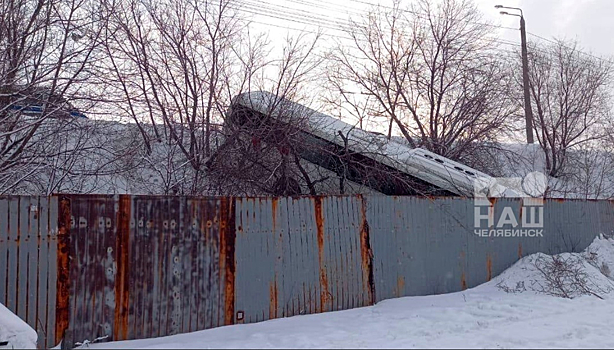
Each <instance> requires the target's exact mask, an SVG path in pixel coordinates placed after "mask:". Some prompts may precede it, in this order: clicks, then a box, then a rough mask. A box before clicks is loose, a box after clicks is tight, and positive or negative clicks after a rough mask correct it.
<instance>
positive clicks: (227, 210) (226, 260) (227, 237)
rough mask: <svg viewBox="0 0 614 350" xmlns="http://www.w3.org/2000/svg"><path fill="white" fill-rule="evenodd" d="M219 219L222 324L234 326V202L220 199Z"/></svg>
mask: <svg viewBox="0 0 614 350" xmlns="http://www.w3.org/2000/svg"><path fill="white" fill-rule="evenodd" d="M220 207H221V215H220V216H221V217H220V266H224V277H225V279H224V281H223V282H224V324H225V325H231V324H234V316H235V270H236V261H235V243H236V238H237V237H236V234H237V233H236V231H235V201H234V199H233V198H232V197H228V198H222V199H221V203H220Z"/></svg>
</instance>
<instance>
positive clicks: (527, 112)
mask: <svg viewBox="0 0 614 350" xmlns="http://www.w3.org/2000/svg"><path fill="white" fill-rule="evenodd" d="M495 8H497V9H501V8H503V9H510V10H518V11H520V15H518V14H515V13H508V12H506V11H501V12H500V13H501V14H502V15H508V16H516V17H520V41H521V51H522V85H523V87H524V116H525V122H526V132H527V143H530V144H532V143H533V142H534V140H533V109H532V108H531V94H530V91H529V58H528V54H527V33H526V31H525V24H524V16H523V15H522V9H520V8H518V7H506V6H502V5H495Z"/></svg>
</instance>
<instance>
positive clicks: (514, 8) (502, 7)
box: [495, 5, 523, 17]
mask: <svg viewBox="0 0 614 350" xmlns="http://www.w3.org/2000/svg"><path fill="white" fill-rule="evenodd" d="M495 8H496V9H508V10H518V11H520V17H523V14H522V9H521V8H519V7H507V6H503V5H495ZM510 15H512V14H511V13H510ZM516 16H518V15H516Z"/></svg>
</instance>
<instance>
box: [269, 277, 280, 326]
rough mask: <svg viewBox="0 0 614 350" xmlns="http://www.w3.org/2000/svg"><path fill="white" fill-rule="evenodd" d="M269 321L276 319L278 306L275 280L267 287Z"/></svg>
mask: <svg viewBox="0 0 614 350" xmlns="http://www.w3.org/2000/svg"><path fill="white" fill-rule="evenodd" d="M269 297H270V303H269V319H274V318H277V306H278V295H277V278H275V280H274V281H273V283H271V284H270V285H269Z"/></svg>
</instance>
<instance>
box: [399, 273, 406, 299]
mask: <svg viewBox="0 0 614 350" xmlns="http://www.w3.org/2000/svg"><path fill="white" fill-rule="evenodd" d="M404 290H405V278H403V276H398V277H397V296H398V297H402V296H403V291H404Z"/></svg>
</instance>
